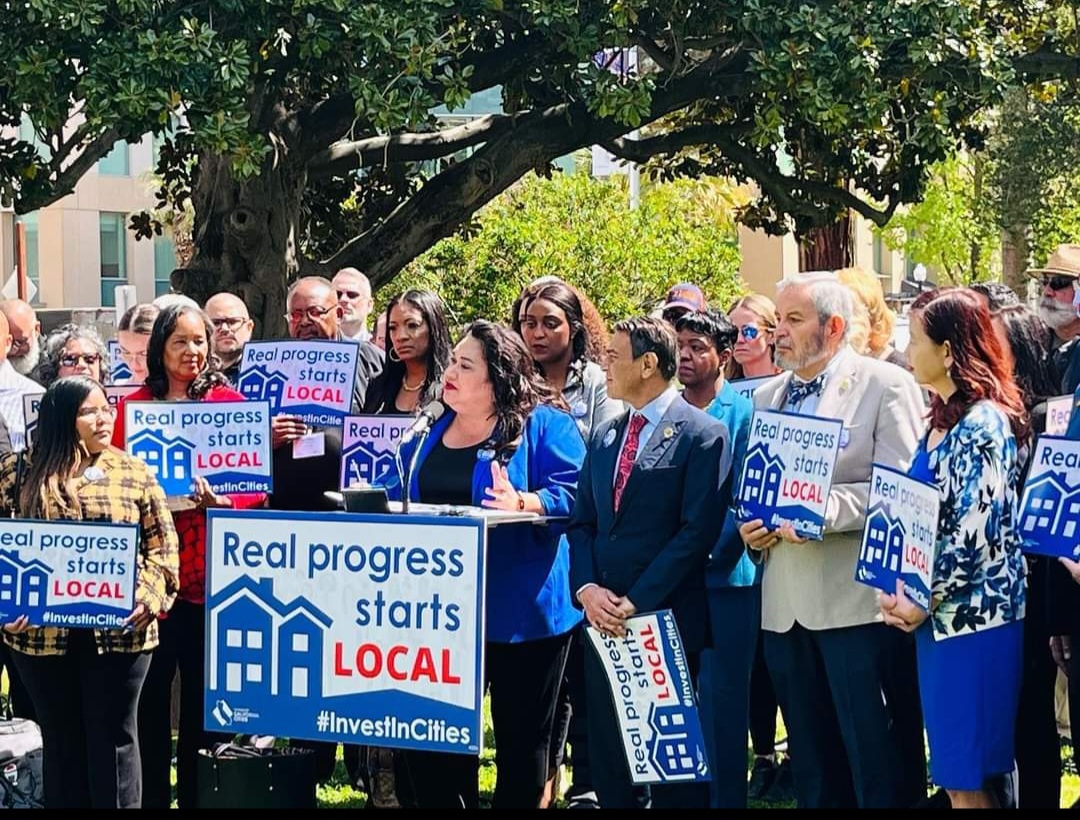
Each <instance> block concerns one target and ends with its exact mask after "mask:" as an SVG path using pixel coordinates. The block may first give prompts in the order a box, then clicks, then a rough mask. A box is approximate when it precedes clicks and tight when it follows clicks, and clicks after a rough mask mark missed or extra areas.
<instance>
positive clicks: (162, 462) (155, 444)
mask: <svg viewBox="0 0 1080 820" xmlns="http://www.w3.org/2000/svg"><path fill="white" fill-rule="evenodd" d="M128 449H129V450H130V451H131V454H132V455H133V456H135V457H136V458H141V459H142V460H143V461H145V462H146V464H147V466H149V467H150V469H151V470H153V471H154V475H155V476H157V479H158V481H159V482H161V483H162V484H166V483H169V484H171V483H173V482H187V481H189V480H190V479H191V475H192V471H191V456H192V453H194V451H195V445H193V444H192V443H191V442H190V441H187V440H185V439H183V438H180V437H179V436H176V437H175V438H173V437H170V436H166V435H163V434H162V433H161V432H160V431H158V430H143V431H142V432H141V433H137V434H136V435H134V436H132V438H131V440H130V441H129V442H128Z"/></svg>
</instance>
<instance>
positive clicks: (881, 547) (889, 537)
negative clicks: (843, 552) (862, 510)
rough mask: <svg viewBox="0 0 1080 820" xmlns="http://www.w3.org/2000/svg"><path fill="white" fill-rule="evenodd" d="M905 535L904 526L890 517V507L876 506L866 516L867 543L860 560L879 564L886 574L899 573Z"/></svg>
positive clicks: (881, 504) (878, 504)
mask: <svg viewBox="0 0 1080 820" xmlns="http://www.w3.org/2000/svg"><path fill="white" fill-rule="evenodd" d="M904 534H905V531H904V525H903V524H902V523H901V522H900V521H898V520H897V519H895V518H893V517H892V516H891V515H889V509H888V507H886V506H885V504H883V503H880V502H879V503H877V504H875V505H874V506H873V507H871V508H870V512H869V513H868V514H867V516H866V543H864V544H863V548H862V553H861V554H860V555H859V560H860V561H862V562H864V563H868V564H877V565H878V566H879V567H881V568H882V569H883V570H885V571H886V572H892V573H896V572H899V571H900V562H901V561H902V560H903V556H904Z"/></svg>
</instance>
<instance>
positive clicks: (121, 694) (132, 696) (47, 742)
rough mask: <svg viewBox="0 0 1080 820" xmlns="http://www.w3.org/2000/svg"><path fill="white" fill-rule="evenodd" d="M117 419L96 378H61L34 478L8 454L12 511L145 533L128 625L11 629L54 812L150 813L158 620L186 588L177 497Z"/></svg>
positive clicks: (3, 508)
mask: <svg viewBox="0 0 1080 820" xmlns="http://www.w3.org/2000/svg"><path fill="white" fill-rule="evenodd" d="M115 417H116V413H115V411H114V410H113V408H112V407H111V406H110V405H109V403H108V401H107V400H106V399H105V393H104V391H102V389H101V385H99V384H98V382H97V381H96V380H94V379H91V378H88V377H86V376H69V377H66V378H61V379H58V380H57V381H55V382H54V383H53V384H52V385H50V387H49V389H48V390H47V391H46V392H45V395H44V397H42V400H41V415H40V416H39V418H38V427H39V433H38V441H37V446H36V447H35V448H34V453H33V455H32V456H30V457H28V458H27V459H26V462H24V464H23V465H22V466H23V469H22V470H20V469H19V466H20V465H19V457H18V456H16V455H14V454H9V455H5V456H3V457H0V513H2V514H4V515H11V514H14V515H16V516H17V517H19V518H36V519H46V520H54V521H63V520H81V521H107V522H113V523H118V524H120V523H123V524H137V525H138V527H139V535H138V539H139V543H138V554H137V556H136V559H135V561H136V577H135V609H134V610H133V611H132V613H131V615H130V616H129V617H128V618H127V620H126V622H125V626H124V627H123V628H117V629H65V628H60V627H52V626H46V627H29V626H28V622H27V620H26V618H25V617H22V618H19V619H17V620H15V621H13V622H11V623H8V624H5V626H4V642H5V643H6V644H7V646H8V647H10V649H11V650H12V653H11V654H12V657H13V658H14V662H15V667H16V669H18V672H19V676H20V678H21V679H22V681H23V682H24V683H25V684H26V687H27V689H28V690H29V692H30V697H31V699H32V700H33V704H34V709H35V712H36V717H37V721H38V723H39V724H40V726H41V732H42V739H43V741H44V766H45V777H44V786H45V805H46V806H47V807H48V808H50V809H64V808H72V809H74V808H79V809H86V808H95V809H100V808H139V807H140V804H141V794H142V774H141V764H140V760H139V744H138V738H137V728H136V710H137V708H138V706H137V705H138V702H139V697H140V692H141V690H142V688H143V685H144V681H145V679H146V674H147V669H148V668H149V666H150V657H151V655H150V653H151V650H153V649H154V647H156V646H157V645H158V621H157V619H156V618H155V615H156V614H157V613H158V612H162V611H165V610H167V609H168V608H169V606H170V604H171V603H172V600H173V598H174V597H175V595H176V589H177V576H178V558H177V552H178V544H177V537H176V530H175V529H174V528H173V521H172V516H171V515H170V514H169V509H168V506H167V504H166V501H165V494H164V493H163V492H162V491H161V487H159V486H158V483H157V481H155V480H154V477H153V475H152V474H151V472H150V471H149V470H148V469H147V467H146V465H145V464H143V463H142V462H141V461H139V460H138V459H135V458H132V457H131V456H129V455H127V454H126V453H124V452H122V451H120V450H117V449H115V448H113V447H110V446H109V441H110V439H111V437H112V432H113V423H114V419H115ZM20 477H21V481H20Z"/></svg>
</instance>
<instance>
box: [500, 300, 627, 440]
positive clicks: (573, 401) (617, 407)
mask: <svg viewBox="0 0 1080 820" xmlns="http://www.w3.org/2000/svg"><path fill="white" fill-rule="evenodd" d="M514 330H516V331H517V332H518V333H519V334H520V335H521V338H522V339H523V340H524V341H525V346H526V347H527V348H528V349H529V353H531V354H532V357H533V362H534V363H535V364H536V369H537V371H538V372H539V373H540V375H541V376H543V378H544V380H545V381H546V382H547V383H548V385H549V386H550V387H551V389H552V390H554V391H555V393H556V394H557V395H559V396H562V399H563V401H564V402H566V405H567V407H569V408H570V414H571V415H572V416H573V417H574V420H575V421H576V422H577V425H578V429H579V430H581V434H582V435H583V436H584V437H585V438H586V439H588V437H589V436H590V435H591V433H592V431H593V430H594V429H596V427H597V426H598V425H600V424H602V423H604V422H605V421H607V420H608V419H612V418H614V417H615V416H617V415H618V414H619V413H621V412H622V410H623V407H622V402H618V401H613V400H609V399H608V397H607V380H606V377H605V376H604V369H603V368H602V367H600V365H599V364H597V363H596V361H594V360H593V359H592V358H591V354H590V350H591V344H590V334H589V329H588V327H587V326H586V324H585V314H584V311H583V308H582V304H581V300H580V299H579V298H578V294H577V292H576V291H574V289H573V288H571V287H570V286H569V285H567V284H565V283H564V282H547V283H544V284H541V285H535V286H533V287H530V288H529V289H528V290H527V291H526V292H525V293H524V294H523V295H522V298H521V302H520V305H519V308H518V310H517V311H516V312H515V313H514Z"/></svg>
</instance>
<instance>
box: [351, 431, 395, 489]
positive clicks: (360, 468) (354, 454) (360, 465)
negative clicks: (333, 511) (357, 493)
mask: <svg viewBox="0 0 1080 820" xmlns="http://www.w3.org/2000/svg"><path fill="white" fill-rule="evenodd" d="M342 457H343V458H344V459H345V486H347V487H352V486H353V485H356V484H374V483H376V481H377V480H378V479H380V478H382V477H383V476H385V475H386V474H387V473H388V472H390V470H392V469H393V467H394V454H393V453H392V452H390V451H389V450H377V449H375V447H374V446H372V444H371V442H370V441H357V442H355V443H354V444H353V445H352V446H350V447H349V449H348V450H345V451H344V452H343V453H342Z"/></svg>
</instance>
